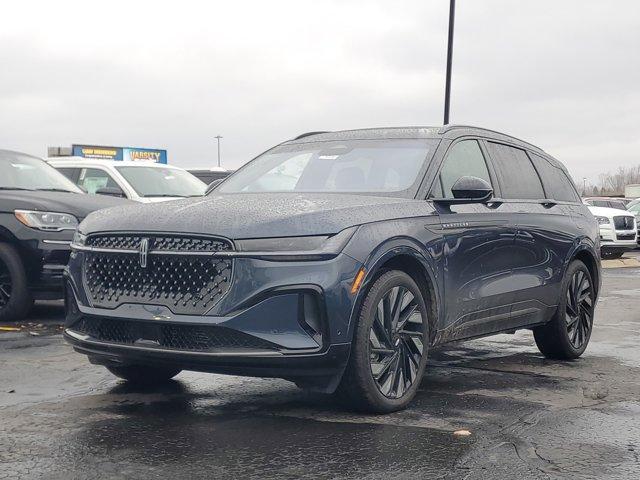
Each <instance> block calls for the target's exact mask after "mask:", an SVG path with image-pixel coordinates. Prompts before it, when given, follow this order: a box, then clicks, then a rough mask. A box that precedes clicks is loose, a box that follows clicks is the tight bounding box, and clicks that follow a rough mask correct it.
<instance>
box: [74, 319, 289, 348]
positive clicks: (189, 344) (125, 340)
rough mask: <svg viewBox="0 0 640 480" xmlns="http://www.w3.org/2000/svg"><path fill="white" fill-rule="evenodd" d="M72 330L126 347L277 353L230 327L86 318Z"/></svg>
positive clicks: (257, 339) (274, 346)
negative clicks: (268, 351)
mask: <svg viewBox="0 0 640 480" xmlns="http://www.w3.org/2000/svg"><path fill="white" fill-rule="evenodd" d="M71 329H72V330H74V331H76V332H79V333H84V334H86V335H89V336H91V337H93V338H94V339H96V340H102V341H105V342H110V343H120V344H124V345H134V344H140V345H141V346H145V347H149V346H157V347H159V348H165V349H172V350H182V351H194V352H206V351H211V350H216V349H225V350H229V349H252V350H277V349H278V348H277V346H276V345H275V344H273V343H271V342H267V341H266V340H262V339H260V338H257V337H253V336H251V335H247V334H245V333H242V332H238V331H236V330H232V329H230V328H225V327H220V326H208V325H197V326H196V325H182V324H175V323H163V322H162V323H161V322H139V321H134V320H120V319H113V318H100V317H83V318H82V319H80V320H79V321H78V322H76V323H75V324H73V325H72V326H71Z"/></svg>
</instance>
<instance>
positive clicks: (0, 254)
mask: <svg viewBox="0 0 640 480" xmlns="http://www.w3.org/2000/svg"><path fill="white" fill-rule="evenodd" d="M32 306H33V297H32V296H31V292H30V291H29V284H28V281H27V274H26V272H25V269H24V265H23V263H22V259H21V258H20V255H19V254H18V251H17V250H16V248H15V247H14V246H13V245H9V244H8V243H0V322H17V321H19V320H22V319H23V318H24V317H26V316H27V314H28V313H29V311H30V310H31V307H32Z"/></svg>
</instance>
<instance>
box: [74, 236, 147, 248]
mask: <svg viewBox="0 0 640 480" xmlns="http://www.w3.org/2000/svg"><path fill="white" fill-rule="evenodd" d="M141 240H142V237H139V236H134V235H94V236H91V237H89V238H87V242H86V244H87V246H89V247H96V248H114V249H115V248H117V249H122V250H137V249H138V248H140V241H141Z"/></svg>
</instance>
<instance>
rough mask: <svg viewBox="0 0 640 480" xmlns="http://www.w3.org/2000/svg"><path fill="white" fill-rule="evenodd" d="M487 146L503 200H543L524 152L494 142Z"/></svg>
mask: <svg viewBox="0 0 640 480" xmlns="http://www.w3.org/2000/svg"><path fill="white" fill-rule="evenodd" d="M487 145H488V147H489V152H490V153H491V158H493V161H494V164H495V167H496V173H497V175H498V178H499V179H500V186H501V188H502V196H503V197H504V198H528V199H534V200H536V199H542V198H544V196H545V195H544V191H543V190H542V184H541V183H540V178H539V177H538V174H537V173H536V171H535V169H534V168H533V164H532V163H531V160H529V157H528V156H527V153H526V152H525V151H524V150H521V149H520V148H515V147H510V146H508V145H502V144H501V143H494V142H487Z"/></svg>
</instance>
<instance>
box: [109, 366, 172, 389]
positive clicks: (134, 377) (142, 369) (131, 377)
mask: <svg viewBox="0 0 640 480" xmlns="http://www.w3.org/2000/svg"><path fill="white" fill-rule="evenodd" d="M107 370H109V371H110V372H111V373H112V374H114V375H115V376H116V377H118V378H122V379H123V380H126V381H127V382H130V383H133V384H136V385H159V384H162V383H165V382H168V381H169V380H171V379H172V378H173V377H175V376H176V375H177V374H179V373H180V372H181V370H180V369H179V368H169V367H150V366H145V365H127V366H124V367H107Z"/></svg>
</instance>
